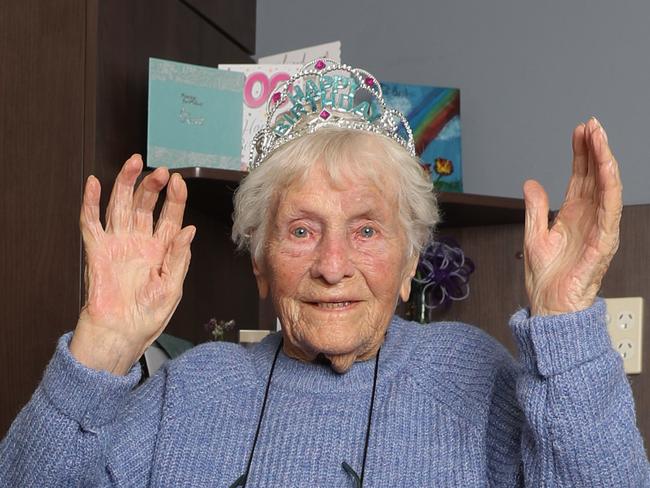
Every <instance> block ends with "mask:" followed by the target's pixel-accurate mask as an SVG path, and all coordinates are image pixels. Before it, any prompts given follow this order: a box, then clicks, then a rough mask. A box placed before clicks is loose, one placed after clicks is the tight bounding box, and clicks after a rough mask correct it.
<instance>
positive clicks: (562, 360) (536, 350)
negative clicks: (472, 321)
mask: <svg viewBox="0 0 650 488" xmlns="http://www.w3.org/2000/svg"><path fill="white" fill-rule="evenodd" d="M605 312H606V308H605V302H604V300H602V299H597V300H596V301H595V302H594V304H593V305H592V306H591V307H589V308H587V309H586V310H581V311H579V312H574V313H567V314H561V315H547V316H535V317H530V315H529V311H528V309H522V310H520V311H518V312H517V313H516V314H514V315H513V316H512V318H511V319H510V327H511V328H512V332H513V334H514V336H515V340H516V341H517V344H518V346H519V354H520V359H521V362H522V363H523V365H524V367H526V369H528V370H529V371H532V372H535V373H539V374H541V375H542V376H552V375H556V374H560V373H563V372H565V371H568V370H570V369H572V368H574V367H576V366H578V365H580V364H582V363H585V362H587V361H590V360H592V359H594V358H597V357H598V356H601V355H602V354H604V353H605V352H607V351H608V350H611V348H612V345H611V341H610V338H609V334H608V332H607V326H606V324H605Z"/></svg>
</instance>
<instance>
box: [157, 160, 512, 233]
mask: <svg viewBox="0 0 650 488" xmlns="http://www.w3.org/2000/svg"><path fill="white" fill-rule="evenodd" d="M170 171H172V172H176V173H180V174H181V176H182V177H183V178H185V179H186V180H192V179H201V180H214V181H220V182H235V183H237V182H239V181H241V180H242V178H243V177H244V176H245V175H246V174H247V173H246V172H244V171H233V170H226V169H215V168H199V167H196V168H176V169H171V170H170ZM438 205H439V207H440V212H441V214H442V218H443V222H442V223H441V227H443V228H452V227H474V226H481V225H503V224H521V223H523V222H524V200H523V199H521V198H507V197H493V196H487V195H474V194H471V193H452V192H439V193H438Z"/></svg>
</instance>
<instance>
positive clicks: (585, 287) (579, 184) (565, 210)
mask: <svg viewBox="0 0 650 488" xmlns="http://www.w3.org/2000/svg"><path fill="white" fill-rule="evenodd" d="M524 199H525V202H526V223H525V235H524V256H525V264H526V291H527V292H528V297H529V300H530V307H531V308H530V309H531V315H553V314H560V313H566V312H574V311H578V310H583V309H585V308H587V307H589V306H590V305H591V304H592V303H593V301H594V299H595V297H596V294H597V293H598V290H599V289H600V284H601V281H602V278H603V276H604V274H605V271H607V268H608V267H609V263H610V262H611V260H612V258H613V256H614V254H615V252H616V250H617V248H618V243H619V221H620V217H621V212H622V209H623V199H622V185H621V179H620V175H619V169H618V164H617V162H616V160H615V159H614V156H613V155H612V152H611V150H610V148H609V145H608V142H607V136H606V134H605V131H604V130H603V128H602V127H601V125H600V123H599V122H598V121H597V120H596V119H595V118H592V119H590V120H589V121H588V122H587V124H580V125H579V126H578V127H576V128H575V130H574V132H573V174H572V175H571V179H570V180H569V187H568V189H567V192H566V197H565V200H564V203H563V204H562V207H561V208H560V211H559V213H558V214H557V217H556V218H555V221H554V222H553V225H552V227H551V228H550V229H549V228H548V197H547V195H546V192H545V191H544V189H543V188H542V186H541V185H540V184H539V183H537V182H536V181H533V180H529V181H527V182H526V183H525V184H524Z"/></svg>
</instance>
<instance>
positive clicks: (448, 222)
mask: <svg viewBox="0 0 650 488" xmlns="http://www.w3.org/2000/svg"><path fill="white" fill-rule="evenodd" d="M438 206H439V207H440V213H441V214H442V223H441V227H444V228H449V227H475V226H480V225H503V224H523V222H524V215H525V207H524V200H523V199H522V198H508V197H493V196H487V195H474V194H471V193H451V192H440V193H438Z"/></svg>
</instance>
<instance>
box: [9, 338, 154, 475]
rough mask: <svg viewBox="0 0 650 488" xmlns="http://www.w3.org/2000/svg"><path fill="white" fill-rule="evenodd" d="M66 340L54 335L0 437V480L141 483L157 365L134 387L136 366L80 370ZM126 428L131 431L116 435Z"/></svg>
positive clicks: (149, 439)
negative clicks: (27, 395) (35, 380)
mask: <svg viewBox="0 0 650 488" xmlns="http://www.w3.org/2000/svg"><path fill="white" fill-rule="evenodd" d="M70 338H71V334H66V335H64V336H63V337H62V338H61V339H60V340H59V343H58V346H57V348H56V352H55V353H54V356H53V358H52V360H51V361H50V364H49V365H48V367H47V369H46V371H45V375H44V377H43V379H42V381H41V383H40V385H39V386H38V388H37V389H36V391H35V392H34V395H33V396H32V398H31V400H30V401H29V402H28V403H27V405H26V406H25V407H24V408H23V409H22V411H21V412H20V413H19V415H18V416H17V417H16V419H15V420H14V422H13V424H12V426H11V428H10V429H9V432H8V433H7V435H6V437H5V438H4V440H3V441H2V443H0V486H21V487H32V486H34V487H36V486H38V487H41V486H48V487H59V486H61V487H63V486H65V487H73V486H109V485H110V486H115V485H117V486H121V485H124V484H127V482H125V479H126V478H127V476H132V477H131V478H130V479H129V480H128V484H129V485H130V486H136V485H137V486H144V485H146V484H147V483H146V479H147V477H148V475H149V467H150V465H151V456H152V455H153V445H154V441H155V434H156V432H157V429H158V424H159V422H160V410H161V408H162V407H161V404H162V400H161V397H162V394H163V390H164V383H165V373H164V371H161V373H160V374H159V375H157V376H154V377H153V378H151V379H150V380H149V381H147V382H146V383H145V384H144V385H142V386H141V387H139V388H137V389H135V390H134V388H135V386H136V385H137V383H138V381H139V379H140V368H139V365H136V366H135V367H134V368H132V370H131V371H130V372H129V373H128V374H127V375H126V376H115V375H111V374H110V373H107V372H103V371H96V370H93V369H90V368H87V367H85V366H83V365H82V364H80V363H79V362H78V361H76V360H75V358H74V357H73V356H72V355H71V353H70V351H69V349H68V345H69V341H70ZM126 431H128V432H130V434H131V435H129V436H123V435H121V433H123V432H126ZM127 438H128V439H131V440H130V441H128V443H127V440H126V439H127ZM133 439H137V441H136V442H134V441H133ZM127 451H128V452H127ZM124 460H128V462H126V461H124ZM125 462H126V464H125ZM134 480H136V484H135V485H132V484H131V483H132V482H133V481H134Z"/></svg>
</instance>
